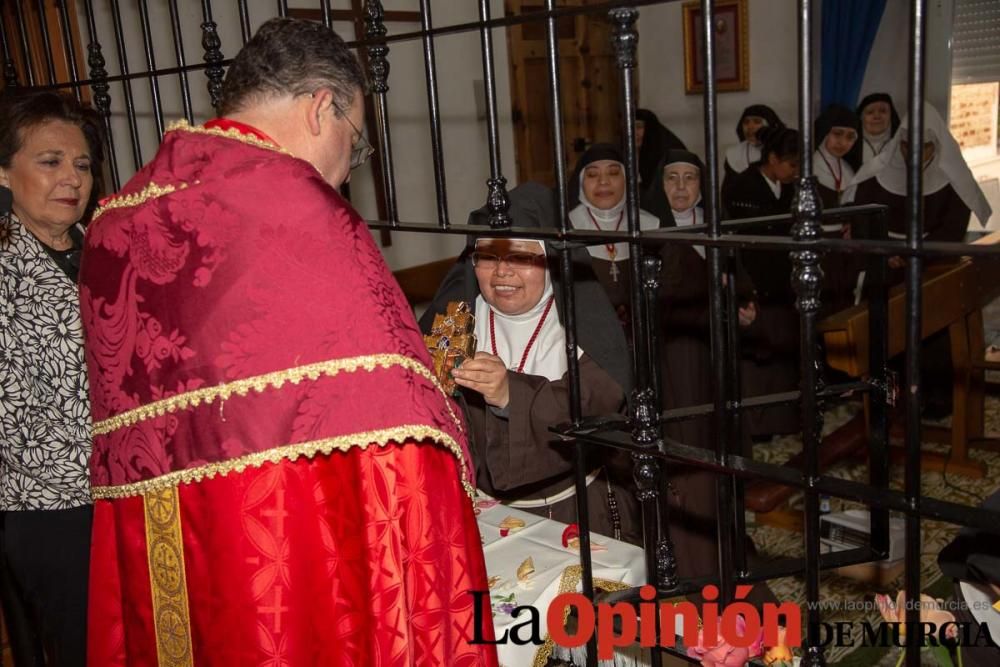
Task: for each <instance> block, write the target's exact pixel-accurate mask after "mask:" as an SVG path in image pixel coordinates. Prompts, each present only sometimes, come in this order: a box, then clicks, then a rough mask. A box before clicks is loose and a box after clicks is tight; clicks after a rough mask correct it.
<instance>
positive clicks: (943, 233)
mask: <svg viewBox="0 0 1000 667" xmlns="http://www.w3.org/2000/svg"><path fill="white" fill-rule="evenodd" d="M909 126H910V119H909V117H906V118H904V119H903V122H902V123H900V125H899V129H898V130H897V131H896V134H895V136H893V138H892V140H891V141H890V142H889V143H888V145H886V147H885V148H884V149H883V150H882V152H881V153H879V154H878V155H877V156H875V158H874V159H872V160H871V161H870V162H866V163H865V164H864V165H863V166H862V167H861V170H860V171H859V172H858V175H857V176H856V177H855V179H854V184H853V185H852V186H851V188H849V189H848V191H847V192H845V193H844V201H845V202H854V203H855V204H859V205H860V204H883V205H885V206H886V207H888V212H887V220H886V223H887V226H888V232H889V237H890V238H895V239H903V238H906V226H907V224H906V171H907V159H908V157H909V155H910V151H911V150H919V151H920V152H921V155H922V160H923V211H924V216H923V217H924V239H925V240H928V241H950V242H961V241H963V240H964V239H965V234H966V231H967V230H968V227H969V218H970V213H975V214H976V217H977V218H978V219H979V221H980V223H981V224H983V225H985V224H986V222H987V221H988V220H989V218H990V215H991V214H992V210H991V209H990V205H989V202H987V200H986V195H985V194H983V191H982V190H981V189H980V187H979V184H978V183H977V182H976V179H975V178H974V177H973V176H972V172H971V171H970V170H969V166H968V165H967V164H966V163H965V159H964V158H963V157H962V151H961V149H960V148H959V146H958V142H957V141H955V138H954V137H953V136H952V135H951V132H949V131H948V126H947V125H946V124H945V122H944V119H942V118H941V115H940V114H939V113H938V112H937V110H936V109H935V108H934V107H932V106H931V105H929V104H924V136H923V142H922V145H921V146H919V147H911V146H910V145H909V141H908V136H907V135H908V133H909ZM888 263H889V266H890V267H891V268H892V269H893V271H892V272H890V275H889V278H888V280H889V282H890V283H899V282H901V281H902V280H903V272H902V269H903V267H904V266H905V265H906V261H905V260H904V259H903V258H902V257H899V256H894V257H890V258H889V261H888ZM923 349H924V355H923V364H922V366H923V368H922V373H921V375H922V376H923V377H924V382H925V386H927V387H928V391H927V392H926V393H925V395H924V398H925V402H926V406H925V414H926V415H928V416H931V417H935V416H937V417H940V416H943V415H946V414H947V412H948V404H949V402H950V400H951V394H950V389H948V387H949V385H950V381H951V377H952V375H951V364H950V347H949V344H948V339H947V334H946V332H940V333H939V334H938V335H936V336H932V337H931V338H929V339H927V340H926V341H925V342H924V348H923Z"/></svg>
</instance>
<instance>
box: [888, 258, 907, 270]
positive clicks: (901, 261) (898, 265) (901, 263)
mask: <svg viewBox="0 0 1000 667" xmlns="http://www.w3.org/2000/svg"><path fill="white" fill-rule="evenodd" d="M905 266H906V258H905V257H900V256H899V255H893V256H892V257H890V258H889V268H890V269H902V268H903V267H905Z"/></svg>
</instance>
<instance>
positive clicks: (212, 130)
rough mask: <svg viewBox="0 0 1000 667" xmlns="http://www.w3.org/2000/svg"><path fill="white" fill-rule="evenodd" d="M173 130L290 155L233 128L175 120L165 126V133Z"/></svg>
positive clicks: (277, 146)
mask: <svg viewBox="0 0 1000 667" xmlns="http://www.w3.org/2000/svg"><path fill="white" fill-rule="evenodd" d="M174 130H180V131H181V132H193V133H195V134H210V135H212V136H213V137H223V138H225V139H232V140H233V141H239V142H240V143H244V144H248V145H250V146H254V147H256V148H264V149H266V150H271V151H275V152H277V153H284V154H285V155H291V153H289V152H288V151H287V150H285V149H284V148H282V147H281V146H279V145H277V144H275V143H272V142H270V141H265V140H264V139H261V138H260V137H257V136H255V135H252V134H244V133H243V132H240V131H239V130H237V129H236V128H235V127H231V128H229V129H228V130H224V129H222V128H221V127H204V126H202V125H189V124H188V122H187V121H186V120H183V119H182V120H177V121H174V122H173V123H170V125H168V126H167V132H173V131H174Z"/></svg>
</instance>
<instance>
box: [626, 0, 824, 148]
mask: <svg viewBox="0 0 1000 667" xmlns="http://www.w3.org/2000/svg"><path fill="white" fill-rule="evenodd" d="M795 7H796V0H748V10H749V23H750V25H749V30H750V90H748V91H745V92H730V93H719V94H718V97H717V99H718V107H717V109H718V119H719V120H718V122H719V135H718V137H719V147H720V151H725V149H726V147H728V146H729V145H730V144H732V143H735V142H736V141H738V139H737V137H736V123H737V121H738V120H739V118H740V113H741V112H742V111H743V109H744V108H746V107H747V106H749V105H751V104H758V103H759V104H767V105H768V106H770V107H771V108H773V109H774V110H775V111H776V112H777V113H778V116H780V117H781V119H782V120H783V121H785V123H786V124H788V125H790V126H793V127H794V126H797V125H798V121H797V112H796V103H797V99H798V97H797V93H796V91H797V81H798V70H797V61H798V59H797V56H796V54H797V47H796V35H797V34H798V27H797V24H796V15H795ZM681 16H682V9H681V3H677V2H675V3H670V4H666V5H653V6H649V7H642V8H641V9H640V10H639V94H640V99H639V106H642V107H646V108H648V109H651V110H652V111H653V112H655V113H656V114H657V116H658V117H659V118H660V121H661V122H662V123H663V124H664V125H666V126H667V127H669V128H670V129H671V130H672V131H673V132H674V133H675V134H677V136H678V137H680V139H681V140H682V141H683V142H684V143H685V144H686V145H687V146H688V148H689V149H690V150H692V151H694V152H695V153H698V154H699V155H701V156H703V157H704V155H705V125H704V120H703V118H704V116H703V114H704V110H703V104H702V95H701V94H700V93H699V94H697V95H687V94H685V93H684V33H683V26H682V23H681ZM818 16H819V12H817V17H818ZM817 77H818V72H817Z"/></svg>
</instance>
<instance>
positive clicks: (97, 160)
mask: <svg viewBox="0 0 1000 667" xmlns="http://www.w3.org/2000/svg"><path fill="white" fill-rule="evenodd" d="M53 120H61V121H64V122H66V123H72V124H73V125H76V126H77V127H79V128H80V130H81V131H82V132H83V137H84V139H86V140H87V148H88V149H89V150H90V159H91V171H92V172H94V175H95V176H96V175H98V174H99V173H100V165H101V162H102V160H103V159H104V133H103V132H102V130H101V121H100V117H99V116H98V115H97V112H96V111H94V110H93V109H89V108H87V107H85V106H83V105H82V104H80V103H79V102H77V101H76V100H75V99H74V98H72V97H69V96H67V95H60V94H59V93H54V92H51V91H45V90H41V91H32V90H27V89H24V88H8V89H7V90H5V91H4V92H3V94H0V167H4V168H7V167H10V164H11V161H12V160H13V159H14V155H15V154H16V153H17V152H18V151H19V150H21V145H22V143H23V139H24V133H25V131H26V130H28V129H31V128H33V127H37V126H39V125H42V124H43V123H47V122H49V121H53Z"/></svg>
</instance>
